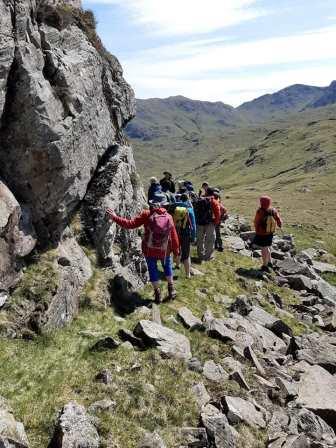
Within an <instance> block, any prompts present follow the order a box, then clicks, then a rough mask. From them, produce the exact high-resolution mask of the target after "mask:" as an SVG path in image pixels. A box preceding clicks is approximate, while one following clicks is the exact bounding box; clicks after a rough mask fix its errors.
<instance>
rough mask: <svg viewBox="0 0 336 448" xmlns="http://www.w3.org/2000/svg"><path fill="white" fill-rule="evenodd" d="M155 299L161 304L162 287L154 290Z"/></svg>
mask: <svg viewBox="0 0 336 448" xmlns="http://www.w3.org/2000/svg"><path fill="white" fill-rule="evenodd" d="M154 301H155V303H157V304H160V303H161V302H162V298H161V289H160V288H158V289H156V290H155V291H154Z"/></svg>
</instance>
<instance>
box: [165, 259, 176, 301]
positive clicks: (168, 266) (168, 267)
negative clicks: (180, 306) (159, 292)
mask: <svg viewBox="0 0 336 448" xmlns="http://www.w3.org/2000/svg"><path fill="white" fill-rule="evenodd" d="M164 271H165V276H166V279H167V282H168V299H170V300H173V299H175V297H176V290H175V287H174V278H173V263H172V258H171V257H166V258H165V263H164Z"/></svg>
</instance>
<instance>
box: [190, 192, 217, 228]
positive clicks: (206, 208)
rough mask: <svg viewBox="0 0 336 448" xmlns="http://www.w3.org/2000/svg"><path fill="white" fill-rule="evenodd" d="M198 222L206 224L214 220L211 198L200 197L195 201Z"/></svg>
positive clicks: (202, 224)
mask: <svg viewBox="0 0 336 448" xmlns="http://www.w3.org/2000/svg"><path fill="white" fill-rule="evenodd" d="M194 211H195V217H196V224H197V225H199V226H205V225H207V224H211V223H212V222H214V220H213V214H212V206H211V199H210V198H198V200H197V201H196V202H195V203H194Z"/></svg>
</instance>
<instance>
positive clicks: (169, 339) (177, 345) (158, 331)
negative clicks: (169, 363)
mask: <svg viewBox="0 0 336 448" xmlns="http://www.w3.org/2000/svg"><path fill="white" fill-rule="evenodd" d="M134 334H135V336H136V337H138V338H140V339H142V340H143V341H144V343H145V344H146V345H147V346H149V347H157V348H158V350H159V351H160V352H161V354H162V355H164V356H167V357H169V358H170V357H171V358H180V359H185V360H188V359H190V358H191V351H190V342H189V339H188V338H187V337H186V336H184V335H182V334H180V333H177V332H176V331H174V330H171V329H170V328H167V327H164V326H163V325H159V324H157V323H155V322H151V321H149V320H141V321H140V322H139V323H138V325H137V326H136V328H135V329H134Z"/></svg>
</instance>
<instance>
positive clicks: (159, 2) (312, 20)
mask: <svg viewBox="0 0 336 448" xmlns="http://www.w3.org/2000/svg"><path fill="white" fill-rule="evenodd" d="M83 6H84V8H87V9H92V10H93V11H94V13H95V15H96V18H97V20H98V32H99V34H100V36H101V38H102V40H103V42H104V44H105V46H106V47H107V48H108V49H109V50H110V51H111V52H112V53H113V54H115V55H116V56H117V57H118V58H119V60H120V62H121V63H122V66H123V68H124V72H125V77H126V79H127V81H129V82H130V83H131V85H132V87H133V88H134V90H135V93H136V96H137V98H152V97H160V98H164V97H167V96H171V95H184V96H187V97H189V98H193V99H200V100H209V101H223V102H225V103H228V104H232V105H234V106H237V105H238V104H241V103H242V102H244V101H248V100H251V99H253V98H256V97H258V96H260V95H263V94H264V93H271V92H274V91H277V90H279V89H281V88H283V87H286V86H288V85H291V84H296V83H302V84H311V85H318V86H324V85H328V84H330V82H331V81H332V80H333V79H336V45H335V42H336V0H83Z"/></svg>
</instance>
